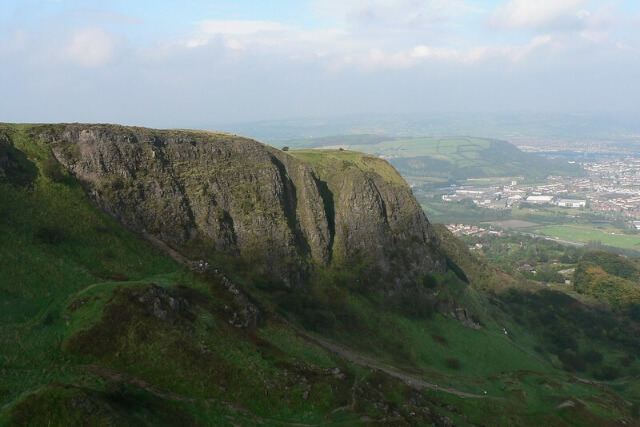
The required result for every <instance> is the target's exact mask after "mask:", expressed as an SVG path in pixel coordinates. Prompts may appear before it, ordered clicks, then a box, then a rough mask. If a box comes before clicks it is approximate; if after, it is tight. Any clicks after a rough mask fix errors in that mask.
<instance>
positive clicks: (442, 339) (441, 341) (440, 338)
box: [431, 334, 448, 344]
mask: <svg viewBox="0 0 640 427" xmlns="http://www.w3.org/2000/svg"><path fill="white" fill-rule="evenodd" d="M431 338H433V340H434V341H435V342H437V343H438V344H447V342H448V341H447V339H446V338H445V337H443V336H441V335H436V334H432V335H431Z"/></svg>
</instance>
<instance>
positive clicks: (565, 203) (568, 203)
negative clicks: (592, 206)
mask: <svg viewBox="0 0 640 427" xmlns="http://www.w3.org/2000/svg"><path fill="white" fill-rule="evenodd" d="M586 205H587V201H586V200H577V199H559V200H558V206H562V207H565V208H584V207H585V206H586Z"/></svg>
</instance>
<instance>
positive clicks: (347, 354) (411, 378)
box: [144, 234, 496, 399]
mask: <svg viewBox="0 0 640 427" xmlns="http://www.w3.org/2000/svg"><path fill="white" fill-rule="evenodd" d="M144 237H145V238H147V239H148V240H150V241H151V242H152V243H153V244H155V245H156V246H157V247H159V248H160V249H162V250H164V251H165V252H166V253H168V254H169V256H171V257H172V258H173V259H175V260H176V261H178V262H179V263H181V264H183V265H189V264H190V263H191V261H190V260H189V259H188V258H187V257H185V256H184V255H182V254H181V253H179V252H178V251H176V250H174V249H172V248H170V247H169V246H168V245H166V244H165V243H164V242H162V241H161V240H159V239H157V238H155V237H153V236H151V235H147V234H145V236H144ZM216 273H217V274H220V273H218V272H217V271H216ZM280 320H281V321H282V322H284V323H285V324H286V325H287V326H289V327H290V328H291V329H293V330H294V331H296V333H297V334H299V335H300V336H301V337H303V338H305V339H306V340H308V341H311V342H313V343H315V344H317V345H319V346H320V347H322V348H324V349H325V350H328V351H330V352H331V353H334V354H336V355H338V356H340V357H341V358H343V359H345V360H348V361H349V362H351V363H355V364H356V365H360V366H364V367H367V368H370V369H374V370H377V371H381V372H384V373H386V374H387V375H390V376H392V377H394V378H397V379H399V380H401V381H403V382H404V383H406V384H407V385H409V386H411V387H415V388H419V389H429V390H434V391H441V392H443V393H449V394H453V395H456V396H459V397H463V398H472V399H486V398H490V399H496V397H492V396H487V395H486V394H474V393H467V392H464V391H460V390H456V389H454V388H451V387H438V385H437V384H434V383H430V382H427V381H424V380H423V379H422V378H419V377H417V376H415V375H411V374H409V373H406V372H403V371H401V370H400V369H398V368H396V367H393V366H389V365H387V364H385V363H383V362H381V361H379V360H376V359H374V358H372V357H369V356H365V355H362V354H358V353H356V352H354V351H352V350H349V349H347V348H345V347H342V346H340V345H338V344H335V343H332V342H329V341H327V340H325V339H323V338H320V337H316V336H313V335H310V334H308V333H307V332H305V331H303V330H301V329H299V328H298V327H296V326H295V325H292V324H291V323H289V322H288V321H286V320H285V319H280ZM160 397H161V396H160Z"/></svg>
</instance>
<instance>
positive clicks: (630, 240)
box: [531, 225, 640, 249]
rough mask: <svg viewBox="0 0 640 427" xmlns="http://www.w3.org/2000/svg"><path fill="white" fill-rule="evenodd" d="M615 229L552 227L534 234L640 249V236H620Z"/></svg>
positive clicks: (540, 229)
mask: <svg viewBox="0 0 640 427" xmlns="http://www.w3.org/2000/svg"><path fill="white" fill-rule="evenodd" d="M614 230H615V229H598V228H595V227H591V226H586V225H585V226H574V225H551V226H548V227H541V228H536V229H532V230H531V231H532V232H535V233H540V234H546V235H548V236H552V237H557V238H559V239H562V240H568V241H572V242H589V241H593V240H599V241H600V242H601V243H602V244H604V245H607V246H614V247H618V248H623V249H640V235H630V234H620V231H617V230H615V231H614Z"/></svg>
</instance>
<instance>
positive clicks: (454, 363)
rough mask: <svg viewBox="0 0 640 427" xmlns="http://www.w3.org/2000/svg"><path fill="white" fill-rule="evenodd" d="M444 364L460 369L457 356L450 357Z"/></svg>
mask: <svg viewBox="0 0 640 427" xmlns="http://www.w3.org/2000/svg"><path fill="white" fill-rule="evenodd" d="M444 364H445V366H446V367H447V368H449V369H460V366H461V365H460V361H459V360H458V359H456V358H455V357H449V358H447V359H446V360H445V361H444Z"/></svg>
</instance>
